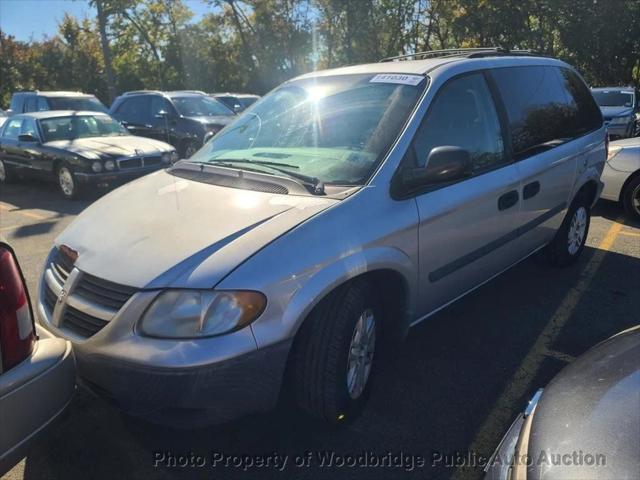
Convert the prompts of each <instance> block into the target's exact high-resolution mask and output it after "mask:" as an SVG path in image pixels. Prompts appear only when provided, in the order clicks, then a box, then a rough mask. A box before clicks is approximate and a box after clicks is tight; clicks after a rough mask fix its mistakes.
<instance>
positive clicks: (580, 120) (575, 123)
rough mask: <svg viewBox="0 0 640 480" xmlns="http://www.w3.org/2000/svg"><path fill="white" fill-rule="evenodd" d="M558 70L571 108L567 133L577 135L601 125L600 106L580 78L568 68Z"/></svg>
mask: <svg viewBox="0 0 640 480" xmlns="http://www.w3.org/2000/svg"><path fill="white" fill-rule="evenodd" d="M558 70H559V74H560V79H561V80H562V83H563V87H564V90H565V93H566V95H567V98H568V100H569V104H570V105H571V108H572V116H571V118H570V119H569V122H568V127H569V129H570V132H569V133H570V134H571V135H572V136H574V137H579V136H580V135H584V134H585V133H588V132H592V131H593V130H597V129H599V128H600V127H602V114H601V113H600V108H599V107H598V105H597V104H596V102H595V100H594V99H593V96H592V95H591V92H590V91H589V89H588V88H587V86H586V85H585V84H584V82H583V81H582V79H581V78H580V77H579V76H578V74H577V73H576V72H574V71H572V70H569V69H568V68H560V69H558Z"/></svg>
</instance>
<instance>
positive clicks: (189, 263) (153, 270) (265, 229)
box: [56, 170, 337, 289]
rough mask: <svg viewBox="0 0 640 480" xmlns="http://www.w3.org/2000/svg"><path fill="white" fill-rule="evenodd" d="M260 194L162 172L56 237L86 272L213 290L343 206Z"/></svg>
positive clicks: (146, 284)
mask: <svg viewBox="0 0 640 480" xmlns="http://www.w3.org/2000/svg"><path fill="white" fill-rule="evenodd" d="M336 202H337V200H333V199H329V198H326V197H314V196H304V195H284V194H272V193H263V192H256V191H251V190H243V189H236V188H229V187H222V186H218V185H211V184H206V183H201V182H198V181H193V180H187V179H183V178H179V177H176V176H173V175H171V174H170V173H167V172H166V171H164V170H163V171H158V172H155V173H153V174H151V175H147V176H146V177H142V178H140V179H138V180H136V181H134V182H131V183H129V184H127V185H125V186H123V187H121V188H119V189H117V190H114V191H113V192H111V193H110V194H108V195H107V196H105V197H104V198H102V199H100V200H98V201H96V202H95V203H94V204H93V205H91V206H90V207H88V208H87V209H86V210H85V211H84V212H82V213H81V214H80V215H79V216H78V217H77V218H76V219H75V220H74V221H73V223H71V224H70V225H69V226H68V227H67V229H66V230H65V231H64V232H63V233H62V234H61V235H60V236H59V237H58V238H57V239H56V245H57V246H60V245H61V244H64V245H67V246H68V247H71V248H72V249H74V250H76V251H77V252H78V254H79V255H78V259H77V260H76V263H75V265H76V267H78V268H79V269H80V270H82V271H84V272H86V273H89V274H91V275H94V276H97V277H99V278H102V279H106V280H109V281H112V282H116V283H119V284H122V285H129V286H132V287H137V288H150V289H152V288H164V287H180V288H187V287H188V288H211V287H213V286H215V285H216V284H217V283H218V282H219V281H220V280H222V279H223V278H224V277H225V276H226V275H227V274H228V273H230V272H231V271H232V270H233V269H234V268H235V267H237V266H238V265H239V264H240V263H242V262H243V261H244V260H246V259H247V258H249V257H250V256H251V255H253V254H254V253H255V252H257V251H258V250H260V249H261V248H263V247H264V246H265V245H267V244H268V243H270V242H272V241H273V240H274V239H276V238H277V237H279V236H280V235H282V234H284V233H285V232H287V231H289V230H290V229H292V228H293V227H295V226H296V225H298V224H300V223H301V222H303V221H304V220H306V219H308V218H310V217H311V216H313V215H315V214H316V213H318V212H320V211H322V210H324V209H325V208H327V207H329V206H331V205H333V204H335V203H336Z"/></svg>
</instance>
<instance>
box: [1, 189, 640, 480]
mask: <svg viewBox="0 0 640 480" xmlns="http://www.w3.org/2000/svg"><path fill="white" fill-rule="evenodd" d="M88 203H89V201H77V202H68V201H65V200H63V199H62V198H61V197H60V196H59V195H58V194H57V192H56V190H55V186H53V185H48V184H43V183H35V182H34V183H26V184H22V185H10V186H3V187H2V191H1V192H0V237H1V238H3V239H4V240H5V241H8V242H9V243H10V244H11V245H12V246H13V247H14V249H15V250H16V253H17V254H18V257H19V260H20V262H21V265H22V268H23V270H24V273H25V276H26V278H27V282H28V286H29V288H30V290H31V292H32V295H35V291H36V284H37V279H38V276H39V274H40V269H41V266H42V263H43V261H44V258H45V256H46V254H47V252H48V251H49V249H50V248H51V244H52V242H53V239H54V238H55V237H56V235H57V234H58V233H59V232H61V231H62V230H63V229H64V228H65V226H66V225H68V224H69V223H70V222H71V221H72V220H73V218H74V217H75V216H76V215H77V214H78V213H79V212H80V211H82V209H83V208H84V207H86V205H87V204H88ZM638 323H640V224H638V223H634V222H632V221H629V220H628V219H627V218H626V217H624V215H623V212H622V211H621V210H620V208H619V207H618V206H617V205H616V204H612V203H606V202H600V203H599V204H598V205H597V207H596V209H595V211H594V212H593V218H592V223H591V230H590V232H589V238H588V240H587V248H586V249H585V251H584V254H583V256H582V257H581V259H580V261H579V262H578V263H577V264H576V265H574V266H572V267H570V268H567V269H563V270H556V269H551V268H548V267H546V266H544V265H542V264H540V262H537V261H536V260H535V259H533V258H532V259H528V260H526V261H525V262H523V263H521V264H520V265H518V266H516V267H514V268H513V269H511V270H510V271H508V272H506V273H505V274H504V275H502V276H500V277H498V278H496V279H495V280H493V281H491V282H490V283H488V284H487V285H485V286H483V287H482V288H480V289H478V290H476V291H475V292H474V293H472V294H471V295H469V296H467V297H466V298H464V299H463V300H461V301H459V302H458V303H456V304H454V305H452V306H450V307H448V308H446V309H445V310H443V311H441V312H440V313H438V314H437V315H435V316H434V317H432V318H430V319H429V320H428V321H426V322H423V323H422V324H420V325H418V326H417V327H416V328H415V329H414V330H413V331H412V332H411V334H410V336H409V338H408V339H407V341H406V342H405V343H404V344H403V345H402V347H401V348H398V349H397V350H396V351H395V352H394V353H393V355H392V356H391V358H389V361H388V362H386V364H385V365H384V366H383V368H382V370H381V371H380V372H379V375H378V377H377V378H376V382H375V384H374V389H373V392H372V396H371V398H370V401H369V404H368V406H367V408H366V410H365V412H364V414H363V415H362V416H361V417H359V418H358V419H357V420H356V421H355V422H354V423H352V424H350V425H347V426H344V427H342V428H340V429H329V428H327V427H324V426H322V425H319V424H317V423H315V422H313V421H310V420H307V419H305V418H304V417H301V416H300V415H298V414H297V413H296V412H295V411H293V410H292V409H291V407H290V406H288V404H287V402H282V405H281V406H280V407H279V408H278V409H277V410H276V411H274V412H271V413H267V414H263V415H256V416H252V417H248V418H244V419H241V420H238V421H235V422H233V423H229V424H226V425H222V426H217V427H209V428H203V429H199V430H189V431H185V430H175V429H170V428H164V427H159V426H154V425H149V424H146V423H143V422H141V421H137V420H134V419H130V418H128V417H126V416H124V415H122V414H121V413H120V412H119V411H118V410H117V409H116V408H114V407H113V406H111V405H110V404H108V403H106V402H105V401H103V400H101V399H99V398H96V397H93V396H92V395H91V394H89V393H87V392H84V391H78V393H77V395H76V396H75V399H74V400H73V401H72V404H71V405H70V407H69V408H68V409H67V411H66V413H65V414H64V415H63V417H62V418H61V419H60V420H59V421H57V422H56V423H55V425H54V426H53V428H50V429H49V430H48V431H47V432H46V433H45V434H44V435H42V436H41V437H40V438H39V440H38V441H37V442H36V443H35V444H34V445H33V446H32V447H31V448H30V449H29V451H28V452H27V455H26V457H25V458H24V459H23V460H22V461H21V462H20V463H19V464H18V465H17V466H16V467H15V468H14V469H13V470H11V471H10V472H9V473H8V474H7V475H6V476H5V477H3V478H8V479H22V478H24V479H58V478H60V479H83V480H84V479H86V478H105V479H106V478H108V479H114V478H171V477H173V476H182V477H185V476H187V477H197V478H212V479H213V478H215V479H227V478H239V477H251V478H291V477H295V478H332V479H333V478H363V479H372V478H396V477H404V476H407V475H409V476H413V477H414V478H450V477H454V478H480V477H481V475H482V471H481V468H480V467H473V466H467V467H464V468H455V467H453V466H451V463H455V462H456V460H459V459H460V458H466V459H473V458H477V459H480V458H482V457H483V456H488V455H490V454H491V452H492V451H493V449H494V447H495V446H496V444H497V443H498V441H499V440H500V438H501V436H502V434H503V433H504V431H505V430H506V429H507V428H508V426H509V424H510V422H511V420H512V418H513V417H514V416H515V415H516V413H517V412H518V411H520V410H521V409H522V408H523V407H524V406H525V404H526V402H527V399H528V398H529V397H530V396H531V395H532V394H533V393H534V392H535V391H536V390H537V389H538V388H539V387H540V386H544V385H545V384H546V383H547V382H548V381H549V380H550V379H551V378H552V377H553V376H554V375H555V374H556V373H557V372H558V371H559V370H560V369H561V368H562V367H563V366H564V365H566V364H567V362H570V361H571V360H572V359H573V358H575V357H576V356H578V355H580V354H581V353H583V352H584V351H585V350H587V349H588V348H589V347H591V346H593V345H595V344H596V343H598V342H599V341H601V340H603V339H605V338H607V337H609V336H610V335H613V334H614V333H616V332H618V331H620V330H623V329H625V328H628V327H631V326H633V325H635V324H638ZM154 452H164V454H165V456H166V455H168V453H169V452H171V453H172V454H175V455H179V454H191V453H193V454H194V455H200V456H202V457H204V458H205V459H206V460H207V461H206V465H205V466H203V467H197V466H194V467H189V466H187V467H167V466H162V465H160V466H157V467H154ZM307 452H311V457H307ZM323 452H327V454H328V455H330V453H331V452H333V453H334V455H336V457H334V460H336V462H335V463H334V465H333V466H327V465H326V464H325V465H322V464H321V460H320V457H321V456H322V455H323ZM369 453H371V454H375V455H378V456H385V455H388V454H389V453H390V455H391V457H393V458H395V459H397V456H398V455H403V456H404V457H403V458H404V461H403V462H392V463H394V466H385V467H377V468H376V467H373V466H361V467H351V466H346V465H344V466H339V465H341V462H340V458H344V456H347V455H353V456H358V455H361V454H365V456H366V455H368V454H369ZM275 454H277V455H279V457H278V458H279V462H280V463H278V464H277V466H276V465H274V462H275V460H276V457H275V456H274V455H275ZM214 455H239V456H242V455H247V456H248V457H246V458H245V462H244V464H241V463H240V461H236V460H235V459H234V458H228V462H224V461H222V462H217V464H216V466H215V467H213V466H212V463H213V462H212V461H211V459H212V458H213V456H214ZM285 456H286V458H287V463H286V465H285V466H284V468H282V461H283V459H284V457H285ZM267 457H268V458H272V459H273V460H272V462H271V463H270V464H269V466H262V467H258V466H257V462H256V461H255V459H257V458H263V459H265V458H267ZM194 458H196V457H194ZM215 458H221V457H220V456H218V457H215ZM241 458H242V457H241ZM305 458H308V459H309V464H308V465H307V464H306V463H305V462H304V461H303V460H304V459H305ZM419 458H423V460H424V464H420V462H419V461H418V460H417V459H419ZM252 459H253V460H252ZM297 459H302V460H300V463H301V464H303V465H301V466H296V460H297ZM251 461H253V466H251V465H250V462H251ZM412 462H413V463H412ZM195 463H198V462H197V458H196V462H195ZM347 463H349V462H347ZM371 463H373V462H371ZM471 463H472V462H471ZM238 465H240V466H238Z"/></svg>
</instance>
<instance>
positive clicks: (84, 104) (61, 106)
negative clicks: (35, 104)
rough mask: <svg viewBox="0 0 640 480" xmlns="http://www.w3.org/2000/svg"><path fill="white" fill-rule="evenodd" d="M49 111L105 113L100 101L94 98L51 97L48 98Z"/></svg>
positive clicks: (105, 108) (105, 110) (105, 109)
mask: <svg viewBox="0 0 640 480" xmlns="http://www.w3.org/2000/svg"><path fill="white" fill-rule="evenodd" d="M49 103H50V104H51V110H75V111H89V112H103V113H107V107H105V106H104V105H103V104H102V103H101V102H100V100H98V99H97V98H95V97H52V98H49Z"/></svg>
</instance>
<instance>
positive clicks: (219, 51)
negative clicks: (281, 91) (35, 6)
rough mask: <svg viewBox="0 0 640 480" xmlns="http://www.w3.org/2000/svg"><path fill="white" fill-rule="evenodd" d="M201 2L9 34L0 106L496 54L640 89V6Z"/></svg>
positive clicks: (102, 2)
mask: <svg viewBox="0 0 640 480" xmlns="http://www.w3.org/2000/svg"><path fill="white" fill-rule="evenodd" d="M200 1H202V2H203V3H205V4H206V5H207V7H208V10H209V13H208V14H206V15H205V16H204V17H203V18H201V19H199V21H197V22H195V21H194V20H193V14H192V12H191V11H190V9H189V8H188V5H189V4H188V3H187V2H184V1H183V0H91V3H92V4H93V5H94V6H95V7H99V8H98V11H99V12H100V15H101V16H100V18H96V19H84V20H79V19H76V18H73V17H70V16H65V17H64V18H63V19H62V21H61V22H60V25H59V29H58V34H57V35H56V36H55V37H54V38H45V39H42V40H40V41H36V40H33V41H30V42H19V41H16V40H15V39H13V38H12V37H10V36H7V35H5V34H3V33H2V32H0V78H1V79H2V82H0V105H1V106H3V107H6V106H7V105H8V102H9V99H10V96H11V93H12V92H14V91H16V90H21V89H35V88H38V89H41V90H44V89H64V90H81V91H86V92H92V93H95V94H96V95H97V96H98V97H99V98H101V99H102V100H103V101H105V102H106V103H108V102H109V100H110V97H111V96H112V93H113V92H117V93H119V92H123V91H126V90H132V89H140V88H149V89H152V88H157V89H165V90H169V89H182V88H188V89H198V90H205V91H209V92H214V91H226V90H234V91H252V92H256V93H260V94H262V93H265V92H266V91H268V90H269V89H271V88H273V87H274V86H276V85H277V84H279V83H281V82H283V81H285V80H287V79H289V78H292V77H294V76H296V75H299V74H301V73H304V72H307V71H310V70H314V69H320V68H330V67H335V66H341V65H347V64H354V63H362V62H374V61H377V60H379V59H380V58H382V57H386V56H392V55H398V54H402V53H410V52H415V51H420V50H429V49H438V48H450V47H472V46H486V45H501V46H506V47H511V48H514V47H517V48H530V49H534V50H537V51H540V52H542V53H545V54H549V55H554V56H558V57H560V58H563V59H565V60H567V61H568V62H569V63H571V64H573V65H575V66H576V67H577V68H578V69H580V70H581V71H582V73H583V74H584V75H585V77H586V78H587V80H588V81H589V82H591V83H592V84H594V85H595V84H628V83H631V82H635V83H636V84H640V0H606V1H605V0H200ZM100 20H101V21H100ZM101 26H102V27H103V28H102V29H101V28H100V27H101ZM110 87H111V90H110Z"/></svg>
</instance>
